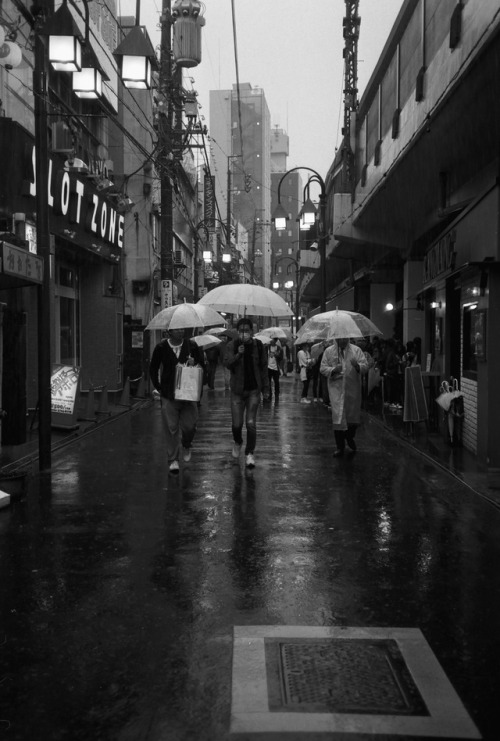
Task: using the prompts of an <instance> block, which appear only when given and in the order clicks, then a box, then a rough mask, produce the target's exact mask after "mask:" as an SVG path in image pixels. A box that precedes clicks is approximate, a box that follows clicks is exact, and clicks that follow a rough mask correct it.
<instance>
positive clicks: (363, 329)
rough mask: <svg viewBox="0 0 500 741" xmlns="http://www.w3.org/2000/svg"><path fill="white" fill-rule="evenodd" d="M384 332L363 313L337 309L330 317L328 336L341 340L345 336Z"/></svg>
mask: <svg viewBox="0 0 500 741" xmlns="http://www.w3.org/2000/svg"><path fill="white" fill-rule="evenodd" d="M374 334H383V332H381V331H380V329H379V328H378V327H376V326H375V324H374V323H373V322H372V321H371V319H368V317H366V316H364V315H363V314H358V313H357V312H354V311H341V310H339V309H336V310H335V311H334V312H333V316H332V318H331V319H330V325H329V327H328V335H327V338H328V339H329V340H340V339H342V338H343V337H368V336H371V335H374Z"/></svg>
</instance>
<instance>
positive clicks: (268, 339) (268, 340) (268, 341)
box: [254, 332, 272, 345]
mask: <svg viewBox="0 0 500 741" xmlns="http://www.w3.org/2000/svg"><path fill="white" fill-rule="evenodd" d="M254 337H255V339H256V340H260V341H261V342H262V344H263V345H270V344H271V339H272V338H271V337H269V335H268V334H264V333H263V332H257V334H254Z"/></svg>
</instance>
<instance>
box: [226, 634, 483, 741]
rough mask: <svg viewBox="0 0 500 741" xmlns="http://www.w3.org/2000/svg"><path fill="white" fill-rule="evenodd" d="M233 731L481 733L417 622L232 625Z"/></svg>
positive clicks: (471, 736) (464, 736)
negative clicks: (398, 625) (413, 625)
mask: <svg viewBox="0 0 500 741" xmlns="http://www.w3.org/2000/svg"><path fill="white" fill-rule="evenodd" d="M231 733H235V734H236V733H244V734H252V733H262V734H265V733H295V734H297V735H300V734H305V735H307V737H308V734H311V733H323V734H327V735H328V734H332V738H334V734H336V733H338V734H346V733H353V734H355V733H357V734H369V735H374V734H385V735H401V736H413V737H418V736H422V737H433V738H454V739H478V738H481V735H480V734H479V732H478V730H477V728H476V726H475V725H474V723H473V722H472V720H471V718H470V717H469V715H468V713H467V711H466V710H465V708H464V706H463V705H462V703H461V701H460V698H459V697H458V695H457V694H456V692H455V690H454V689H453V687H452V685H451V684H450V682H449V681H448V679H447V677H446V675H445V673H444V672H443V670H442V668H441V666H440V664H439V662H438V661H437V659H436V657H435V656H434V654H433V652H432V651H431V649H430V646H429V645H428V643H427V642H426V640H425V638H424V636H423V635H422V633H421V632H420V630H418V629H417V628H324V627H319V626H301V625H295V626H271V625H256V626H235V628H234V644H233V681H232V702H231Z"/></svg>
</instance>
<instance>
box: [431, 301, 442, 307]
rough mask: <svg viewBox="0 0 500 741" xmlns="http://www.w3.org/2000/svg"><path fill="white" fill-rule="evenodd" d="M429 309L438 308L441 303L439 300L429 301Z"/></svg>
mask: <svg viewBox="0 0 500 741" xmlns="http://www.w3.org/2000/svg"><path fill="white" fill-rule="evenodd" d="M430 306H431V309H440V308H441V306H442V304H441V301H431V304H430Z"/></svg>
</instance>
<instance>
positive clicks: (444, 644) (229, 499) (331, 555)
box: [0, 367, 500, 741]
mask: <svg viewBox="0 0 500 741" xmlns="http://www.w3.org/2000/svg"><path fill="white" fill-rule="evenodd" d="M300 392H301V383H300V380H299V378H298V375H297V374H295V373H293V374H289V375H288V376H286V377H282V378H281V393H280V396H279V400H277V401H275V400H273V401H272V402H267V403H266V402H264V403H263V404H262V406H261V408H260V409H259V413H258V418H257V433H258V441H257V445H256V448H255V467H254V468H248V467H246V466H245V461H244V456H243V453H242V454H241V457H240V458H239V459H235V458H233V456H232V446H233V441H232V437H231V414H230V401H229V398H230V397H229V393H230V392H229V391H228V390H227V389H225V388H224V379H223V371H222V367H219V368H218V369H217V373H216V377H215V384H214V389H213V390H209V389H206V387H205V389H204V392H203V396H202V400H201V404H200V407H199V421H198V429H197V433H196V437H195V441H194V443H193V449H192V456H191V460H190V461H189V462H188V463H185V462H184V461H181V465H180V473H179V474H177V475H173V474H172V473H171V472H170V471H169V466H168V460H167V456H166V450H165V440H164V436H163V428H162V419H161V409H160V401H159V400H158V399H154V400H151V399H149V400H146V401H144V402H143V403H142V404H139V405H136V406H135V407H134V408H133V409H132V410H131V411H129V412H127V413H125V414H121V415H120V416H119V417H117V418H114V419H112V420H111V421H109V422H107V423H105V424H103V425H100V426H99V427H97V428H95V429H94V430H93V431H91V432H90V433H88V434H85V435H82V436H81V437H80V438H78V439H77V440H75V441H74V442H72V443H71V444H70V445H66V446H64V447H63V448H61V449H60V450H58V451H57V452H55V453H54V456H53V458H54V460H53V465H52V470H51V471H49V472H44V473H41V474H38V475H33V476H32V477H31V478H30V479H29V482H28V487H27V492H26V495H25V496H24V497H23V498H21V499H18V500H16V501H15V502H13V503H12V505H11V507H10V508H9V509H5V510H3V511H2V512H1V513H0V530H1V540H0V554H1V563H2V581H1V587H0V589H1V601H0V605H1V607H0V609H1V625H2V636H1V638H2V640H1V644H2V645H1V651H2V671H1V676H0V682H1V688H2V693H1V713H0V727H1V731H2V738H6V739H12V740H13V741H14V740H15V741H21V740H22V741H26V740H27V739H34V738H38V739H44V740H45V739H47V741H49V740H50V741H55V740H56V739H64V740H66V739H72V740H78V739H81V740H87V739H100V740H101V741H104V740H109V741H118V740H120V741H123V740H127V741H128V740H129V739H130V740H133V741H137V740H138V739H141V740H142V739H144V741H146V740H147V741H160V740H161V741H229V740H230V739H254V740H255V741H257V739H263V738H272V739H275V740H276V741H278V740H279V739H290V738H293V739H315V740H316V739H323V738H325V739H326V738H329V739H334V738H349V739H351V738H352V739H356V738H363V739H366V738H368V737H372V735H375V737H376V738H394V737H405V738H406V737H409V738H421V737H427V738H429V737H430V738H443V737H444V738H480V737H482V738H484V739H489V740H491V741H493V739H496V738H497V737H498V731H499V727H500V726H499V721H498V712H497V699H498V692H499V688H500V660H499V659H500V656H499V652H500V648H499V645H500V644H499V641H498V615H499V608H500V583H499V578H498V569H497V564H498V562H499V555H500V554H499V550H500V543H499V540H498V528H499V525H500V522H499V520H500V512H499V510H498V507H497V506H495V504H494V503H493V502H492V501H488V500H487V499H485V498H484V497H483V496H481V495H480V494H478V493H476V492H474V491H473V490H472V489H471V488H470V487H468V486H466V485H465V484H464V483H462V482H460V481H459V480H458V479H457V477H456V476H453V475H451V474H450V473H449V472H447V471H446V470H444V469H443V468H442V467H438V466H436V465H434V464H433V463H432V462H431V461H429V460H428V459H426V458H424V457H422V456H421V455H420V454H419V452H418V451H417V450H415V449H414V448H412V447H411V446H409V445H408V444H406V443H405V442H404V441H403V440H402V439H400V438H398V437H397V436H396V435H394V434H393V433H391V432H390V431H388V430H387V428H385V427H384V426H382V425H381V424H380V422H379V420H377V419H376V418H375V417H374V416H372V415H368V414H364V415H363V419H362V424H361V427H360V429H359V430H358V435H357V437H356V440H357V451H356V453H351V454H349V455H348V454H346V455H345V456H344V457H342V458H334V457H333V455H332V453H333V450H334V449H335V445H334V435H333V431H332V425H331V412H330V411H329V410H328V409H327V408H326V406H325V405H324V404H322V403H320V402H313V403H311V404H308V405H304V404H301V403H300ZM264 646H265V650H264ZM256 648H257V649H258V650H257V654H254V653H253V650H254V649H256ZM290 650H291V653H290ZM329 651H331V652H332V654H331V655H330V654H329ZM318 652H319V653H318ZM280 657H281V658H280ZM314 665H315V666H316V667H318V666H321V667H322V671H321V672H319V674H318V673H317V672H316V673H315V672H314V671H312V667H313V666H314ZM335 667H337V674H336V673H335V671H336V670H335ZM338 667H341V670H340V673H339V671H338ZM325 686H326V687H327V688H330V689H329V692H326V693H325ZM262 698H264V701H262ZM343 734H344V735H343Z"/></svg>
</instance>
